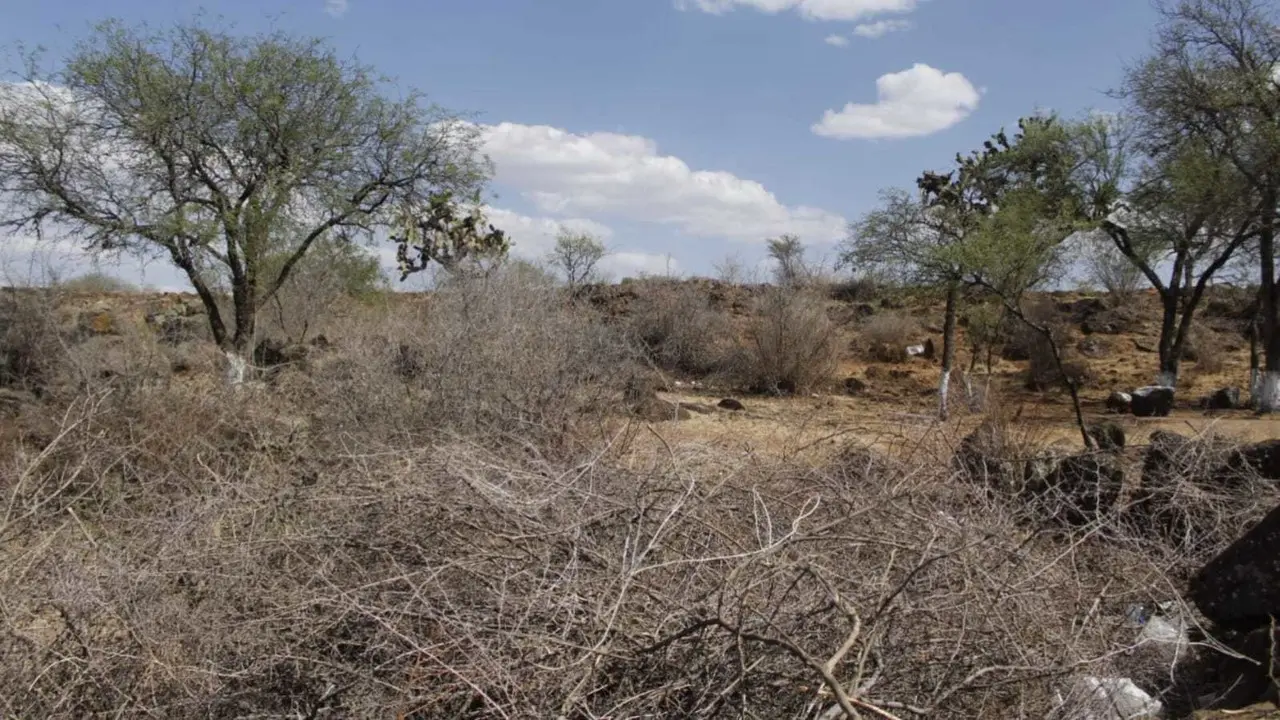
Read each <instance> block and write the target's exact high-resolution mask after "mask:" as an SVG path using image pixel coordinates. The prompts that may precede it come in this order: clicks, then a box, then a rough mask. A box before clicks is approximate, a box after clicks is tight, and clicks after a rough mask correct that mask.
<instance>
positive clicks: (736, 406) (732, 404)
mask: <svg viewBox="0 0 1280 720" xmlns="http://www.w3.org/2000/svg"><path fill="white" fill-rule="evenodd" d="M716 406H717V407H720V408H723V409H725V410H733V411H738V410H746V409H747V408H746V407H745V406H744V405H743V404H742V402H741V401H739V400H735V399H733V398H725V399H723V400H721V401H720V402H718V403H716Z"/></svg>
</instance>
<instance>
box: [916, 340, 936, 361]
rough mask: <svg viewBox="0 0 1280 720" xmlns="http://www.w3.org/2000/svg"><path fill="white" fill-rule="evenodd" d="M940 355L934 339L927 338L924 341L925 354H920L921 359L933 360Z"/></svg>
mask: <svg viewBox="0 0 1280 720" xmlns="http://www.w3.org/2000/svg"><path fill="white" fill-rule="evenodd" d="M937 354H938V350H937V348H936V347H934V345H933V338H926V339H925V341H924V352H922V353H920V357H922V358H924V359H925V360H932V359H933V358H934V357H936V356H937Z"/></svg>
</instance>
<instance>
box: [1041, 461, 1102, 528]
mask: <svg viewBox="0 0 1280 720" xmlns="http://www.w3.org/2000/svg"><path fill="white" fill-rule="evenodd" d="M1123 487H1124V471H1123V470H1122V469H1121V468H1120V465H1119V463H1117V462H1116V460H1115V459H1114V458H1112V457H1109V456H1107V455H1099V454H1096V453H1088V454H1084V455H1072V456H1070V457H1066V458H1063V459H1062V461H1061V462H1059V463H1058V465H1057V467H1055V468H1054V469H1053V471H1052V472H1051V473H1049V474H1048V476H1046V477H1045V478H1044V479H1043V480H1041V481H1039V482H1028V483H1027V486H1026V487H1025V488H1024V489H1023V495H1024V497H1025V499H1026V500H1028V501H1029V502H1030V503H1031V504H1032V505H1033V506H1035V507H1037V508H1038V509H1039V510H1041V511H1042V512H1044V513H1045V514H1046V516H1047V517H1048V518H1051V519H1053V520H1056V521H1059V522H1062V523H1065V524H1067V525H1084V524H1087V523H1090V522H1093V521H1094V520H1097V519H1098V518H1099V517H1100V516H1102V515H1103V514H1105V513H1106V512H1108V511H1109V510H1110V509H1111V508H1112V506H1114V505H1115V503H1116V500H1118V499H1119V498H1120V491H1121V489H1122V488H1123Z"/></svg>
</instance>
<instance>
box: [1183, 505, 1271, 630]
mask: <svg viewBox="0 0 1280 720" xmlns="http://www.w3.org/2000/svg"><path fill="white" fill-rule="evenodd" d="M1190 595H1191V601H1192V602H1194V603H1195V605H1196V607H1197V608H1199V609H1200V612H1201V613H1203V614H1204V616H1205V617H1206V618H1209V619H1210V620H1212V621H1213V622H1214V624H1216V625H1217V626H1219V627H1221V628H1227V629H1231V630H1238V631H1241V632H1250V631H1252V630H1255V629H1257V628H1260V627H1263V626H1265V625H1268V623H1269V622H1270V618H1271V617H1280V506H1278V507H1276V508H1275V509H1273V510H1272V511H1271V512H1270V513H1268V514H1267V516H1266V517H1264V518H1263V519H1262V520H1261V521H1259V522H1258V523H1257V524H1256V525H1254V526H1253V527H1252V528H1250V529H1249V530H1247V531H1246V532H1245V533H1244V534H1243V535H1241V536H1240V538H1239V539H1237V540H1236V541H1235V542H1234V543H1232V544H1231V545H1229V546H1228V547H1227V549H1225V550H1223V551H1222V552H1221V553H1219V554H1218V556H1217V557H1215V558H1213V559H1212V560H1210V561H1209V562H1208V563H1207V564H1206V565H1205V566H1204V567H1203V568H1201V569H1200V572H1199V573H1197V574H1196V576H1195V577H1194V578H1192V580H1191V592H1190Z"/></svg>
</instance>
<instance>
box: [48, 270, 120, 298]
mask: <svg viewBox="0 0 1280 720" xmlns="http://www.w3.org/2000/svg"><path fill="white" fill-rule="evenodd" d="M57 285H58V288H59V289H60V290H62V291H64V292H73V293H128V292H137V291H138V287H137V286H136V285H134V284H133V283H130V282H128V281H125V280H121V279H120V278H118V277H113V276H111V275H107V274H106V273H101V272H88V273H84V274H83V275H77V276H76V277H73V278H70V279H68V280H63V281H61V282H58V283H57Z"/></svg>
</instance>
